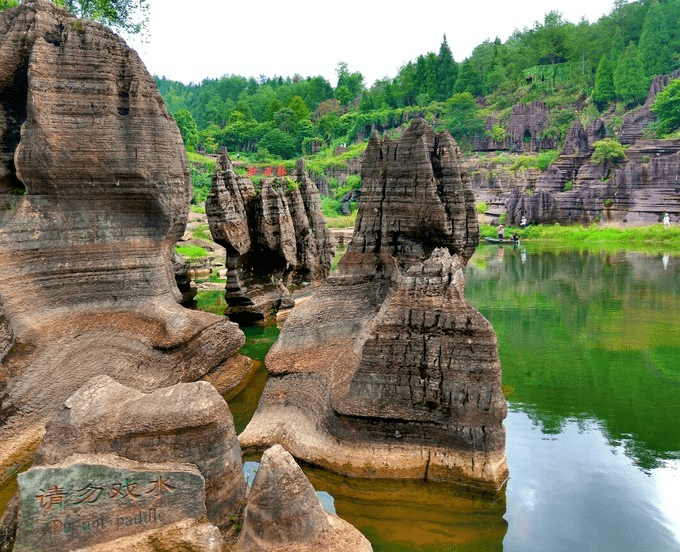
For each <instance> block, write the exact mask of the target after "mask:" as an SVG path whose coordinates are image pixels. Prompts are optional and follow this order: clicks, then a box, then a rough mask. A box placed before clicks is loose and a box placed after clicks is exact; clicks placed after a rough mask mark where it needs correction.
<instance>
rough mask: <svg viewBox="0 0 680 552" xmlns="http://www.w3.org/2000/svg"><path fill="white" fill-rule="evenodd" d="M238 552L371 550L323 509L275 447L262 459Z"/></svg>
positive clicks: (301, 475)
mask: <svg viewBox="0 0 680 552" xmlns="http://www.w3.org/2000/svg"><path fill="white" fill-rule="evenodd" d="M237 550H243V551H244V552H245V551H247V552H260V551H262V552H264V551H268V550H272V551H273V550H277V551H288V552H294V551H295V552H303V551H309V552H312V551H316V550H324V551H328V552H344V551H347V552H349V551H352V552H360V551H370V550H373V548H372V547H371V545H370V543H369V542H368V540H366V538H365V537H364V536H363V535H362V534H361V533H360V532H359V531H358V530H357V529H355V528H354V527H353V526H352V525H350V524H349V523H347V522H346V521H343V520H341V519H340V518H338V517H337V516H334V515H332V514H329V513H328V512H326V511H325V510H324V509H323V506H322V505H321V502H320V501H319V498H318V497H317V495H316V492H315V491H314V487H312V484H311V483H310V482H309V480H308V479H307V478H306V477H305V474H304V473H302V470H301V469H300V467H299V466H298V465H297V464H296V463H295V460H294V459H293V457H292V456H291V455H290V454H289V453H288V452H286V450H284V449H283V447H281V446H280V445H274V446H273V447H271V448H269V449H267V450H266V451H265V452H264V454H263V455H262V462H261V463H260V467H259V469H258V471H257V474H256V476H255V481H254V482H253V488H252V489H251V490H250V494H249V495H248V503H247V505H246V511H245V515H244V520H243V528H242V529H241V535H240V536H239V540H238V543H237Z"/></svg>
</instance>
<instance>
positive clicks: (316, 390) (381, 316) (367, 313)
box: [239, 119, 507, 488]
mask: <svg viewBox="0 0 680 552" xmlns="http://www.w3.org/2000/svg"><path fill="white" fill-rule="evenodd" d="M362 183H363V184H362V201H361V204H360V207H359V214H358V217H357V222H356V225H355V232H354V236H353V238H352V242H351V243H350V245H349V247H348V250H347V253H346V254H345V256H344V257H343V259H342V260H341V261H340V264H339V266H338V269H337V271H336V272H334V273H333V274H332V275H331V276H330V277H329V278H328V280H327V281H326V283H325V284H324V285H323V286H321V287H320V288H319V289H318V290H317V291H316V292H315V294H314V296H313V297H312V299H310V300H309V301H307V302H306V303H304V304H303V305H301V306H300V307H296V308H295V309H294V310H293V312H292V313H291V314H290V316H289V317H288V319H287V320H286V322H285V324H284V326H283V329H282V331H281V334H280V336H279V340H278V341H277V343H276V344H275V345H274V346H273V347H272V349H271V350H270V352H269V355H268V356H267V361H266V362H267V367H268V369H269V370H270V372H271V377H270V379H269V381H268V383H267V386H266V388H265V390H264V393H263V395H262V398H261V400H260V404H259V405H258V409H257V412H256V413H255V416H254V417H253V419H252V421H251V422H250V424H249V425H248V427H247V428H246V429H245V431H244V432H243V433H242V434H241V436H240V437H239V439H240V442H241V445H242V446H243V447H245V448H265V447H266V446H269V445H271V444H273V443H279V444H281V445H283V446H284V447H285V448H286V450H288V451H290V452H291V454H293V455H294V456H295V457H297V458H300V459H302V460H305V461H307V462H311V463H314V464H317V465H321V466H323V467H325V468H327V469H329V470H331V471H335V472H337V473H343V474H350V475H356V476H362V477H407V478H428V479H445V480H453V481H461V482H466V483H468V484H474V485H479V486H483V487H490V488H498V487H499V486H500V485H502V483H503V482H504V481H505V479H506V477H507V466H506V460H505V430H504V428H503V423H502V421H503V419H504V417H505V415H506V413H507V406H506V403H505V399H504V398H503V395H502V393H501V387H500V383H501V366H500V362H499V360H498V351H497V343H496V336H495V334H494V332H493V329H492V328H491V326H490V324H489V323H488V321H487V320H486V319H484V317H483V316H482V315H481V314H480V313H479V312H477V311H476V310H475V309H473V308H472V307H471V306H470V305H468V304H467V302H466V301H465V299H464V268H465V265H466V263H467V261H468V259H469V258H470V256H471V255H472V253H473V252H474V250H475V247H476V246H477V243H478V240H479V231H478V225H477V216H476V213H475V205H474V197H473V195H472V191H471V189H470V185H469V182H468V177H467V173H466V171H465V169H464V168H463V165H462V163H461V158H460V151H459V149H458V146H457V144H456V142H455V141H454V140H453V138H452V137H451V136H450V134H448V133H447V132H444V133H441V134H435V133H434V131H433V130H432V129H431V128H429V127H428V126H427V125H426V124H425V123H424V122H423V121H422V120H420V119H418V120H416V121H414V123H413V124H412V125H411V127H410V128H409V129H408V130H407V131H406V132H405V133H404V135H403V136H402V137H401V138H400V139H399V140H396V141H392V140H390V139H388V138H385V139H384V140H380V139H379V138H378V137H377V135H374V136H373V137H372V138H371V140H370V142H369V145H368V148H367V150H366V154H365V158H364V163H363V167H362Z"/></svg>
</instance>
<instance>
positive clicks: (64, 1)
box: [54, 0, 149, 34]
mask: <svg viewBox="0 0 680 552" xmlns="http://www.w3.org/2000/svg"><path fill="white" fill-rule="evenodd" d="M54 3H55V4H57V5H58V6H64V7H65V8H66V9H67V10H68V11H70V12H71V13H72V14H73V15H75V16H76V17H84V18H86V19H92V20H93V21H99V22H100V23H103V24H104V25H108V26H109V27H112V28H114V29H117V30H119V31H124V32H126V33H128V34H139V33H141V32H143V31H145V30H146V28H147V25H148V23H149V4H148V3H147V0H54Z"/></svg>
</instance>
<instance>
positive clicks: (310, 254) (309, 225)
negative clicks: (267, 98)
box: [205, 152, 334, 324]
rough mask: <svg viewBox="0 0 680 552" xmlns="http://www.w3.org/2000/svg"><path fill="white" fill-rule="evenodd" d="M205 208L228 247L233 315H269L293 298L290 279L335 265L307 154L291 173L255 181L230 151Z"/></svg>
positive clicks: (314, 276)
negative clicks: (258, 183) (234, 161)
mask: <svg viewBox="0 0 680 552" xmlns="http://www.w3.org/2000/svg"><path fill="white" fill-rule="evenodd" d="M205 210H206V214H207V215H208V222H209V224H210V232H211V234H212V236H213V239H214V240H215V242H216V243H218V244H219V245H221V246H223V247H224V248H225V249H226V251H227V258H226V268H227V284H226V290H227V292H226V296H225V298H226V301H227V304H228V308H227V310H226V312H225V314H227V315H229V317H230V318H231V319H232V320H234V321H236V322H239V323H243V324H250V323H253V322H258V321H263V320H265V319H266V318H268V317H269V316H270V315H271V314H273V313H274V312H275V311H276V310H278V308H279V307H280V306H281V302H282V301H285V300H286V299H287V297H288V295H289V292H288V289H287V286H291V285H300V284H304V283H308V284H318V283H320V282H321V281H323V280H324V279H325V278H326V276H328V274H329V273H330V269H331V262H332V260H333V254H334V247H333V239H332V237H331V235H330V232H329V231H328V227H327V225H326V221H325V219H324V217H323V215H322V213H321V200H320V197H319V192H318V190H317V189H316V186H315V185H314V183H313V182H312V181H311V180H310V178H309V176H308V175H307V171H306V170H305V166H304V161H302V160H300V161H298V164H297V166H296V168H295V174H294V175H293V177H292V178H290V179H289V177H280V178H277V179H273V180H272V179H265V180H263V181H262V185H261V187H260V188H259V189H256V188H255V186H254V185H253V183H252V182H251V181H250V180H249V179H247V178H245V177H240V176H238V175H237V174H236V173H235V172H234V169H233V166H232V164H231V161H230V159H229V156H228V154H227V153H226V152H223V153H221V154H220V157H219V158H218V161H217V165H216V167H215V174H214V175H213V185H212V189H211V191H210V194H209V195H208V198H207V200H206V204H205Z"/></svg>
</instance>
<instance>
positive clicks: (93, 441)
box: [34, 376, 245, 526]
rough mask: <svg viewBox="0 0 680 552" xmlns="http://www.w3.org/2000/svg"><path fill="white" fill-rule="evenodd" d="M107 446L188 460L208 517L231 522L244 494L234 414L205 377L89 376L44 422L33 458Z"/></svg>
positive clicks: (144, 458)
mask: <svg viewBox="0 0 680 552" xmlns="http://www.w3.org/2000/svg"><path fill="white" fill-rule="evenodd" d="M109 452H113V453H116V454H118V455H119V456H122V457H125V458H129V459H131V460H137V461H139V462H161V461H172V462H187V463H191V464H195V465H196V466H198V469H199V470H200V472H201V474H202V475H203V477H204V478H205V484H206V505H207V511H208V517H209V519H210V520H211V521H212V522H213V523H215V524H217V525H220V526H226V525H229V524H230V523H231V520H230V516H231V515H232V514H235V513H238V512H239V510H240V508H241V503H242V501H243V498H244V494H245V479H244V476H243V471H242V464H241V449H240V447H239V444H238V441H237V438H236V431H235V429H234V421H233V418H232V416H231V412H229V407H228V406H227V403H226V402H225V401H224V399H222V397H220V396H219V394H218V393H217V392H216V391H215V389H214V388H213V387H212V385H210V384H209V383H207V382H195V383H186V384H177V385H174V386H172V387H167V388H164V389H159V390H157V391H155V392H153V393H151V394H143V393H140V392H139V391H135V390H134V389H130V388H128V387H125V386H123V385H120V384H118V383H116V382H115V381H113V380H112V379H111V378H109V377H107V376H98V377H96V378H93V379H92V380H91V381H90V382H89V383H88V384H87V385H85V386H83V387H82V388H80V389H79V390H78V391H77V392H76V393H74V394H73V395H72V396H71V397H69V398H68V400H67V401H66V403H65V405H64V408H63V410H62V411H61V413H60V414H59V415H58V416H57V417H56V418H55V419H53V420H52V421H51V422H50V423H49V424H48V426H47V431H46V434H45V438H44V439H43V442H42V443H41V445H40V447H39V448H38V450H37V452H36V455H35V462H34V465H36V466H44V465H51V464H56V463H58V462H60V461H62V460H63V459H64V458H66V457H68V456H70V455H72V454H75V453H83V454H85V453H95V454H103V453H109Z"/></svg>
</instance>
